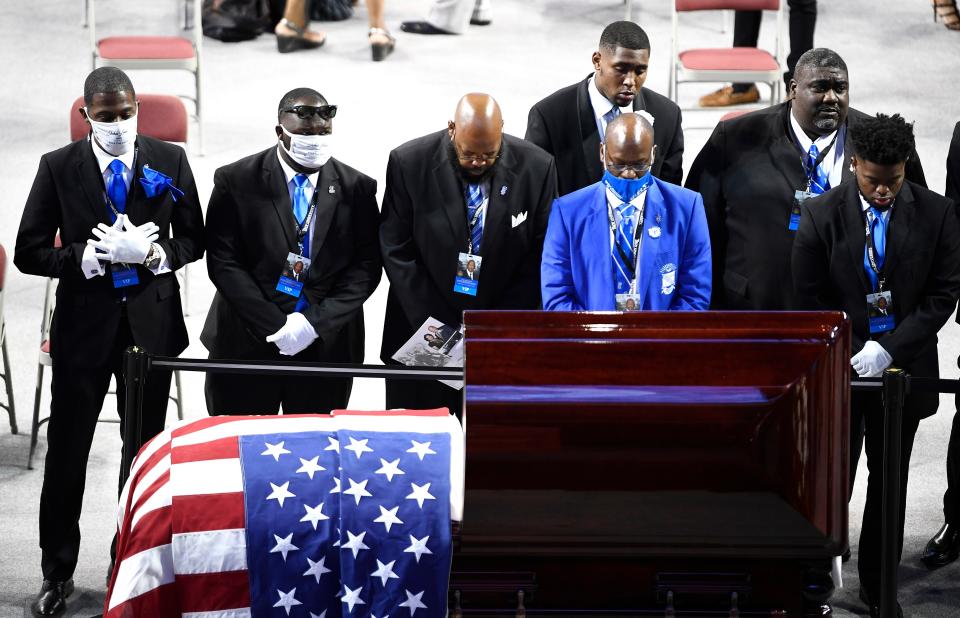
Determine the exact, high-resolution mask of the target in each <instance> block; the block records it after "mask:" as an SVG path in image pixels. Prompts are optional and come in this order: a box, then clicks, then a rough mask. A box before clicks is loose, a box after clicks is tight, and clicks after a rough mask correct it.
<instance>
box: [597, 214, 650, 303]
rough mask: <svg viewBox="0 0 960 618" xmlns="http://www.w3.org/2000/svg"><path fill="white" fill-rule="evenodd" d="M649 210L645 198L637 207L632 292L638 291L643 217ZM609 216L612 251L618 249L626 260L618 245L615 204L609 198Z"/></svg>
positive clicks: (621, 256)
mask: <svg viewBox="0 0 960 618" xmlns="http://www.w3.org/2000/svg"><path fill="white" fill-rule="evenodd" d="M646 210H647V201H646V200H644V201H643V204H641V205H640V207H639V208H638V209H637V227H636V228H635V229H634V232H633V278H632V279H631V280H630V293H631V294H636V293H637V279H638V277H637V271H638V270H640V245H641V243H642V242H643V217H644V213H645V212H646ZM607 218H608V219H609V221H610V233H611V235H612V239H613V242H612V243H611V244H612V247H611V248H610V250H611V252H612V251H617V252H619V253H620V258H621V259H622V260H623V261H624V262H626V261H627V260H626V257H627V256H625V255H624V254H623V250H622V249H620V246H619V245H617V220H616V217H615V215H614V214H613V206H611V205H610V200H607Z"/></svg>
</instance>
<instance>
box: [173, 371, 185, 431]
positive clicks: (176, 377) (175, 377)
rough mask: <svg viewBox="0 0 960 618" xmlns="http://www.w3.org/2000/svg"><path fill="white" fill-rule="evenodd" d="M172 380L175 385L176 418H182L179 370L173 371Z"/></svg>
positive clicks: (181, 388)
mask: <svg viewBox="0 0 960 618" xmlns="http://www.w3.org/2000/svg"><path fill="white" fill-rule="evenodd" d="M173 381H174V384H176V386H177V400H176V401H177V418H178V419H180V420H181V421H182V420H183V387H182V386H180V372H179V371H174V372H173Z"/></svg>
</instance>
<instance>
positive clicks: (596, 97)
mask: <svg viewBox="0 0 960 618" xmlns="http://www.w3.org/2000/svg"><path fill="white" fill-rule="evenodd" d="M587 80H588V83H587V94H588V95H590V106H591V107H593V117H594V119H595V120H596V121H597V130H598V131H600V141H601V142H603V137H604V135H605V134H606V132H607V121H606V120H605V119H604V115H606V114H607V112H609V111H610V110H611V109H613V108H614V106H615V105H616V104H615V103H611V102H610V99H608V98H607V97H605V96H603V93H602V92H600V89H599V88H597V78H596V76H594V75H591V76H590V77H588V78H587ZM632 112H633V102H632V101H631V102H630V104H629V105H627V106H626V107H621V108H620V113H621V114H629V113H632ZM597 156H599V154H598V155H597Z"/></svg>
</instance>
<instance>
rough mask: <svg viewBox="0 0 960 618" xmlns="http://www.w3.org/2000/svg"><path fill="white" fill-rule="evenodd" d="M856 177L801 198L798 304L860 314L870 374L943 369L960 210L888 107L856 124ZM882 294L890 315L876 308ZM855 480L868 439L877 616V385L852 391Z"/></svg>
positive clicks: (906, 439) (869, 581) (871, 571)
mask: <svg viewBox="0 0 960 618" xmlns="http://www.w3.org/2000/svg"><path fill="white" fill-rule="evenodd" d="M850 138H851V140H852V144H853V149H854V154H853V159H852V164H851V166H852V167H853V169H854V176H855V180H854V181H852V182H847V183H844V184H842V185H841V186H839V187H837V188H836V189H833V190H832V191H830V192H828V193H826V194H825V195H823V196H821V197H818V198H816V199H813V200H810V201H809V202H806V203H805V204H804V205H803V213H802V215H801V219H800V229H799V230H798V232H797V238H796V242H795V243H794V246H793V281H794V286H795V288H796V294H797V307H798V308H805V309H830V310H838V311H841V310H842V311H844V312H846V314H847V315H848V316H850V319H851V321H852V325H853V338H852V351H853V352H854V356H853V358H851V360H850V363H851V365H852V366H853V369H854V371H856V373H857V374H858V375H860V376H861V377H878V376H880V375H881V374H882V372H883V371H884V370H885V369H886V368H887V367H889V366H891V365H895V366H897V367H899V368H902V369H904V370H906V371H907V372H908V373H910V374H911V375H913V376H924V377H933V378H936V377H938V376H939V368H938V365H937V332H938V331H939V330H940V328H941V327H942V326H943V325H944V323H945V322H946V321H947V319H948V318H949V317H950V315H951V314H952V313H953V310H954V308H955V307H956V305H957V298H958V297H960V220H958V215H957V209H956V206H955V205H954V203H953V202H952V201H950V200H949V199H946V198H944V197H942V196H940V195H937V194H935V193H933V192H932V191H928V190H927V189H925V188H924V187H922V186H920V185H918V184H915V183H913V182H910V181H909V180H905V176H906V164H907V161H908V160H909V158H910V157H911V156H912V153H913V150H914V138H913V127H912V126H911V125H909V124H907V123H906V122H904V120H903V119H902V118H901V117H900V116H898V115H895V116H892V117H891V116H884V115H882V114H878V115H877V117H876V118H867V119H863V120H862V121H861V122H859V123H857V124H856V125H854V126H852V127H851V128H850ZM880 298H883V299H885V300H886V303H887V308H888V309H887V315H883V314H882V313H881V312H877V311H872V310H871V307H875V306H876V305H877V304H878V302H877V301H878V300H879V299H880ZM937 400H938V396H937V394H936V393H913V394H911V395H908V397H907V400H906V402H905V406H904V419H903V426H902V430H901V431H902V443H901V449H902V453H903V464H902V467H901V469H900V483H901V489H900V517H901V527H900V530H899V531H898V534H899V541H898V542H899V543H900V545H901V546H902V544H903V519H902V518H903V515H904V510H905V505H906V495H907V473H908V472H909V469H910V451H911V449H912V448H913V438H914V435H915V434H916V431H917V426H918V424H919V422H920V420H921V419H923V418H925V417H927V416H930V415H932V414H934V413H935V412H936V411H937ZM850 408H851V423H850V436H851V450H850V463H851V474H850V478H851V487H852V484H853V477H854V473H855V472H856V465H857V461H858V460H859V458H860V451H861V447H862V446H864V442H865V445H866V452H867V470H868V473H869V476H868V478H867V500H866V505H865V506H864V511H863V525H862V527H861V530H860V546H859V552H858V567H859V571H860V597H861V599H862V600H863V601H864V602H865V603H866V604H867V605H868V606H869V607H870V613H871V616H874V615H879V608H878V607H877V600H878V599H879V595H880V546H881V526H880V521H881V511H882V497H883V496H882V494H883V480H882V477H883V405H882V402H881V397H880V393H879V392H876V391H872V392H868V393H864V392H856V391H855V392H853V393H852V394H851V402H850Z"/></svg>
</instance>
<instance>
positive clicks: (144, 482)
mask: <svg viewBox="0 0 960 618" xmlns="http://www.w3.org/2000/svg"><path fill="white" fill-rule="evenodd" d="M169 469H170V455H169V454H167V455H164V456H163V458H162V459H160V461H158V462H157V465H155V466H153V467H152V468H150V470H149V471H147V473H146V474H144V475H143V477H142V478H141V479H139V480H138V481H137V488H136V490H134V492H133V504H136V503H137V502H138V501H139V500H140V498H142V497H143V493H144V492H145V491H147V490H148V489H150V486H151V485H153V484H154V483H155V482H156V481H157V479H158V478H160V475H162V474H163V473H164V472H166V471H167V470H169Z"/></svg>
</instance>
